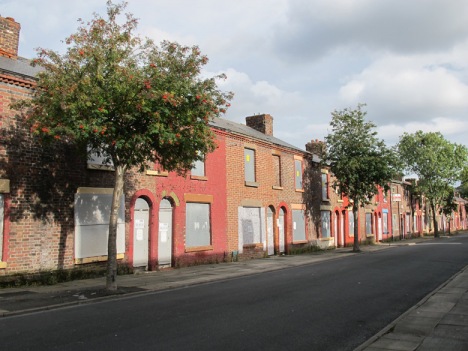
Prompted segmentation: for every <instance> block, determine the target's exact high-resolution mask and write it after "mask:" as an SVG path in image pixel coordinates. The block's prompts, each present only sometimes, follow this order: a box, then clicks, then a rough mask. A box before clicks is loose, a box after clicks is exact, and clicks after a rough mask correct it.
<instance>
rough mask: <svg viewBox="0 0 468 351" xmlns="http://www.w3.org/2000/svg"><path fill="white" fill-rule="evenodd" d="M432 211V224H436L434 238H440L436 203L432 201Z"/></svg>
mask: <svg viewBox="0 0 468 351" xmlns="http://www.w3.org/2000/svg"><path fill="white" fill-rule="evenodd" d="M431 210H432V223H433V224H434V238H438V237H439V228H438V226H437V213H436V208H435V204H434V201H431Z"/></svg>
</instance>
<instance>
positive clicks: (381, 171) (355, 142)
mask: <svg viewBox="0 0 468 351" xmlns="http://www.w3.org/2000/svg"><path fill="white" fill-rule="evenodd" d="M362 107H363V105H361V104H360V105H358V106H357V108H356V109H349V108H346V109H344V110H341V111H334V112H333V113H332V120H331V123H330V126H331V128H332V131H331V133H329V134H328V135H327V136H326V137H325V143H326V150H325V155H324V163H325V164H326V165H328V166H329V167H330V170H331V172H332V173H333V175H334V176H335V178H336V184H334V186H338V187H339V189H340V190H341V192H342V193H343V195H345V196H346V197H348V198H349V200H350V201H351V202H352V206H353V215H354V245H353V251H360V249H359V225H358V210H359V206H364V205H365V204H366V203H368V202H369V199H371V198H372V197H373V196H374V195H375V194H376V193H377V186H381V187H383V188H384V189H388V183H389V181H390V180H391V179H392V176H394V175H395V173H396V171H397V169H398V167H397V165H398V164H397V157H396V155H395V152H394V151H393V150H392V149H389V148H387V147H386V145H385V143H384V142H383V141H382V140H379V139H378V138H377V132H376V131H375V130H374V129H375V124H373V123H372V122H368V121H365V119H364V118H365V116H366V112H365V111H363V110H362Z"/></svg>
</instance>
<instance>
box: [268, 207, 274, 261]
mask: <svg viewBox="0 0 468 351" xmlns="http://www.w3.org/2000/svg"><path fill="white" fill-rule="evenodd" d="M267 252H268V255H269V256H270V255H274V254H275V209H274V208H272V206H269V207H268V209H267Z"/></svg>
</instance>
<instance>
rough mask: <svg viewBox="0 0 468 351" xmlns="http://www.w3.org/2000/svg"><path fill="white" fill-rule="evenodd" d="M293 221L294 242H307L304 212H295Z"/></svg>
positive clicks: (293, 212)
mask: <svg viewBox="0 0 468 351" xmlns="http://www.w3.org/2000/svg"><path fill="white" fill-rule="evenodd" d="M292 220H293V241H303V240H306V235H305V216H304V211H303V210H293V211H292Z"/></svg>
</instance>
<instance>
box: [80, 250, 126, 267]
mask: <svg viewBox="0 0 468 351" xmlns="http://www.w3.org/2000/svg"><path fill="white" fill-rule="evenodd" d="M123 258H124V254H123V253H120V254H117V259H118V260H121V259H123ZM104 261H107V255H103V256H93V257H83V258H75V264H86V263H94V262H104Z"/></svg>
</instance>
